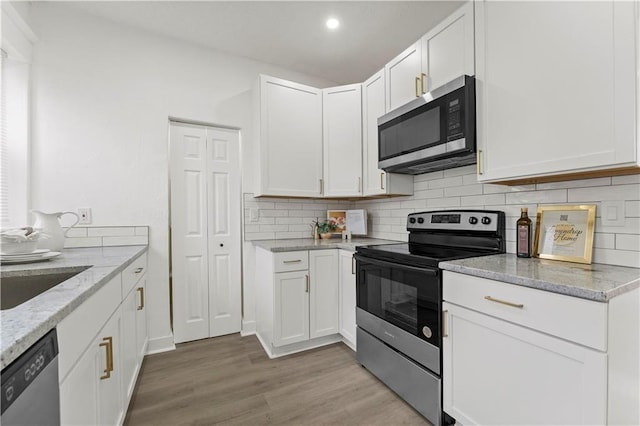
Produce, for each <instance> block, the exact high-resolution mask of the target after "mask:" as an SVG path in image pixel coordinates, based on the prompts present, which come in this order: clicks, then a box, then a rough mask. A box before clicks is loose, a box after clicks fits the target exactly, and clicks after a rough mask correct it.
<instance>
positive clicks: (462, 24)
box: [421, 1, 475, 92]
mask: <svg viewBox="0 0 640 426" xmlns="http://www.w3.org/2000/svg"><path fill="white" fill-rule="evenodd" d="M473 40H474V34H473V2H471V1H470V2H467V3H466V4H465V5H464V6H463V7H462V8H460V9H458V10H457V11H456V12H454V13H453V14H451V15H450V16H449V17H447V19H445V20H444V21H442V22H441V23H440V24H438V26H437V27H435V28H434V29H433V30H431V31H429V32H428V33H427V34H426V35H425V36H424V37H422V40H421V42H422V46H421V47H422V72H423V73H424V74H425V75H426V77H423V78H424V80H425V82H424V91H427V92H428V91H431V90H433V89H435V88H436V87H439V86H442V85H443V84H445V83H448V82H449V81H451V80H453V79H454V78H456V77H460V76H461V75H464V74H467V75H475V56H474V45H473ZM421 84H422V81H421Z"/></svg>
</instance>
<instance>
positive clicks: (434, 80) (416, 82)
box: [384, 2, 475, 111]
mask: <svg viewBox="0 0 640 426" xmlns="http://www.w3.org/2000/svg"><path fill="white" fill-rule="evenodd" d="M473 37H474V31H473V3H472V2H468V3H466V4H465V5H464V6H462V7H461V8H460V9H458V10H456V11H455V12H454V13H453V14H451V15H450V16H449V17H447V18H446V19H445V20H444V21H442V22H441V23H440V24H438V26H436V27H435V28H434V29H433V30H431V31H429V32H428V33H427V34H425V35H424V36H423V37H422V38H421V39H420V40H418V41H417V42H416V43H414V44H413V45H411V46H410V47H409V48H407V49H406V50H405V51H404V52H402V53H401V54H399V55H398V56H396V57H395V58H394V59H393V60H392V61H391V62H389V63H388V64H387V65H385V67H384V70H385V76H386V79H387V81H386V94H387V111H391V110H393V109H395V108H397V107H399V106H402V105H404V104H406V103H407V102H409V101H411V100H412V99H415V98H417V97H418V96H420V95H423V94H425V93H427V92H428V91H430V90H432V89H434V88H436V87H439V86H442V85H443V84H445V83H447V82H449V81H451V80H453V79H454V78H456V77H459V76H461V75H463V74H468V75H474V74H475V61H474V43H473Z"/></svg>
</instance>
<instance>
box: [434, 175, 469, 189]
mask: <svg viewBox="0 0 640 426" xmlns="http://www.w3.org/2000/svg"><path fill="white" fill-rule="evenodd" d="M460 185H462V176H453V177H448V178H443V179H436V180H432V181H431V182H429V189H436V188H448V187H451V186H460Z"/></svg>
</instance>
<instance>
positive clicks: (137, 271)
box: [133, 268, 144, 274]
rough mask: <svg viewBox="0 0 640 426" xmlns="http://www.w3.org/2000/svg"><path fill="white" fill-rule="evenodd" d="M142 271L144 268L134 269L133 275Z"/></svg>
mask: <svg viewBox="0 0 640 426" xmlns="http://www.w3.org/2000/svg"><path fill="white" fill-rule="evenodd" d="M142 271H144V268H136V270H135V271H133V273H134V274H139V273H140V272H142Z"/></svg>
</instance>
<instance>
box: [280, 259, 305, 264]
mask: <svg viewBox="0 0 640 426" xmlns="http://www.w3.org/2000/svg"><path fill="white" fill-rule="evenodd" d="M300 262H302V259H295V260H283V261H282V263H300Z"/></svg>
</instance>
